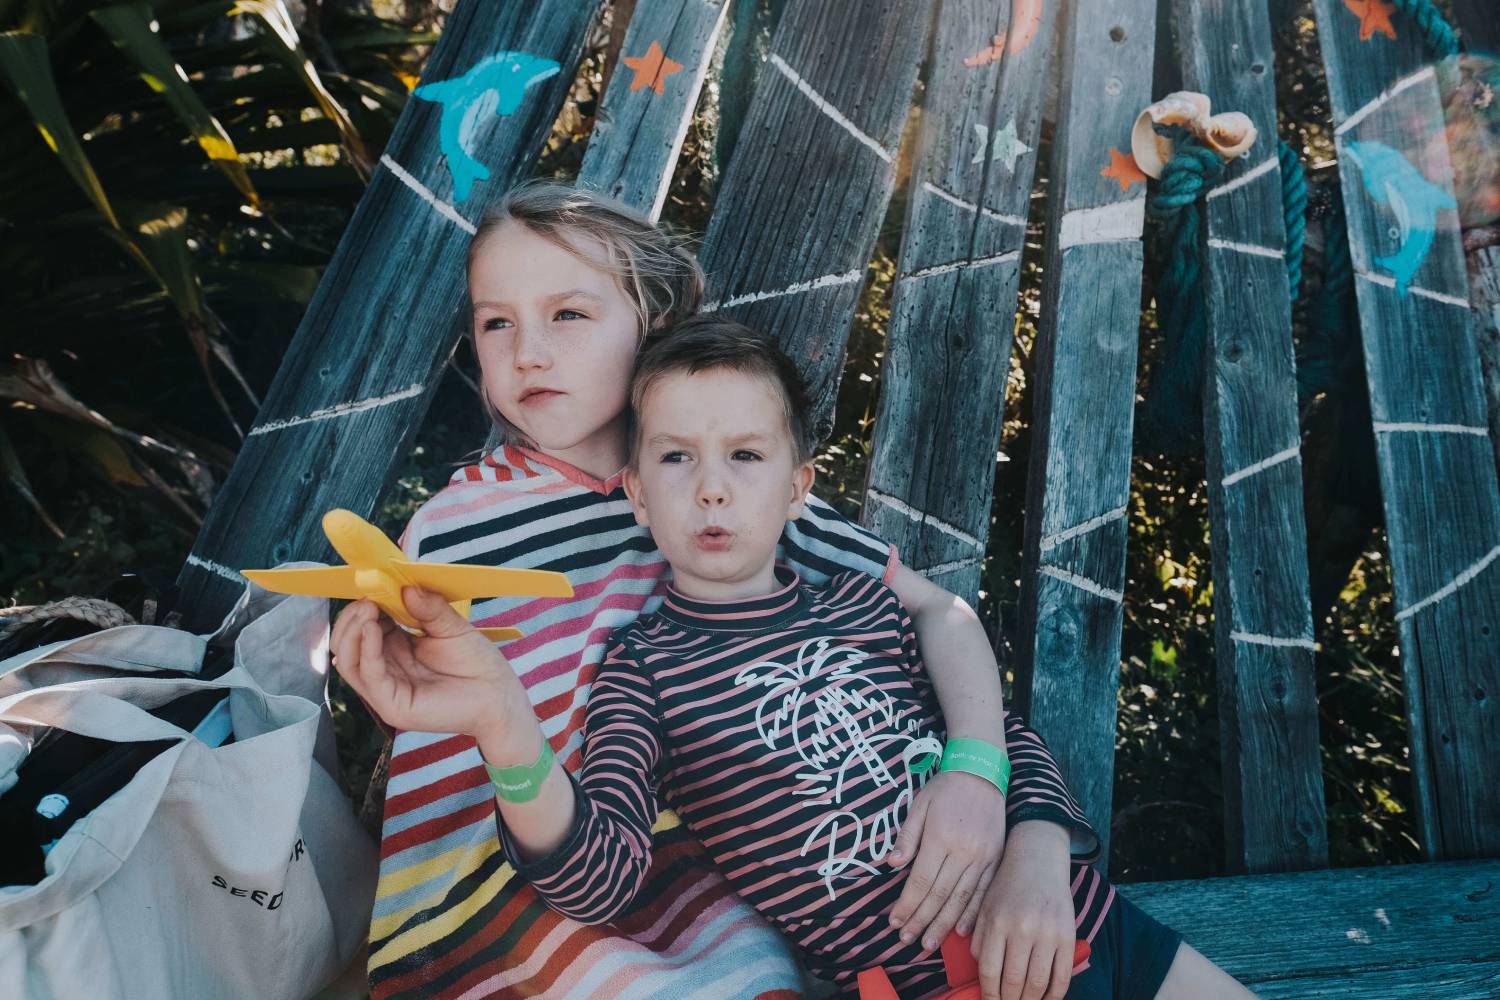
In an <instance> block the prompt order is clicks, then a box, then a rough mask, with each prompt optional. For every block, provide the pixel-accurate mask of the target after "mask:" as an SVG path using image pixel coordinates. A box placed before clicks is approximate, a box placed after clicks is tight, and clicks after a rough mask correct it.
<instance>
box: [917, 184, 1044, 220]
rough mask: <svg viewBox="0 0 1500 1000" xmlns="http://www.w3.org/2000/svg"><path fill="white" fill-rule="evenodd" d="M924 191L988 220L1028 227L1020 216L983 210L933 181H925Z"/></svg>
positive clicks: (990, 209) (987, 209) (991, 209)
mask: <svg viewBox="0 0 1500 1000" xmlns="http://www.w3.org/2000/svg"><path fill="white" fill-rule="evenodd" d="M922 190H923V191H926V192H927V193H928V194H931V195H936V196H937V197H939V198H941V199H943V200H944V201H946V202H948V204H950V205H956V206H957V207H959V208H961V209H963V210H964V211H966V212H979V213H980V214H982V215H983V216H984V217H985V218H987V219H994V220H995V221H996V222H1004V223H1008V224H1009V225H1012V226H1024V225H1026V220H1025V219H1023V218H1021V217H1020V216H1019V215H1002V214H1001V213H999V212H997V211H995V210H994V209H993V208H981V207H979V206H978V205H976V204H974V203H973V202H972V201H964V200H963V199H962V198H960V197H959V196H958V195H956V194H954V193H953V192H952V191H944V190H943V189H942V188H940V187H938V186H937V185H936V184H934V183H932V182H931V181H923V182H922Z"/></svg>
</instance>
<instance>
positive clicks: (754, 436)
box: [646, 431, 775, 446]
mask: <svg viewBox="0 0 1500 1000" xmlns="http://www.w3.org/2000/svg"><path fill="white" fill-rule="evenodd" d="M774 438H775V435H774V434H765V433H762V432H761V431H748V432H746V433H744V434H738V435H735V436H734V437H731V438H729V442H730V443H731V444H747V443H750V442H754V441H771V440H773V439H774ZM693 443H695V439H693V438H681V437H678V436H677V435H675V434H668V433H667V432H665V431H659V432H658V433H656V434H653V435H651V436H650V437H649V438H647V439H646V444H647V445H652V446H654V445H662V444H693Z"/></svg>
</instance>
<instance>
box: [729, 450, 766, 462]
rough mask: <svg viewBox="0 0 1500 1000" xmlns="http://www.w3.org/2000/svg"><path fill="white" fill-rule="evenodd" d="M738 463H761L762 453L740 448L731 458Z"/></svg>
mask: <svg viewBox="0 0 1500 1000" xmlns="http://www.w3.org/2000/svg"><path fill="white" fill-rule="evenodd" d="M731 457H732V458H733V459H734V460H735V461H736V462H759V461H760V453H759V452H754V451H751V450H750V449H748V448H740V449H737V450H736V451H735V453H734V454H733V455H732V456H731Z"/></svg>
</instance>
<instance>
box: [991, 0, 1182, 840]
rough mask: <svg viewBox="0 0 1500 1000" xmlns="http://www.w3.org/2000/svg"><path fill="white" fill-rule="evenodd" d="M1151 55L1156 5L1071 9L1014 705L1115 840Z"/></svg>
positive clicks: (1037, 358)
mask: <svg viewBox="0 0 1500 1000" xmlns="http://www.w3.org/2000/svg"><path fill="white" fill-rule="evenodd" d="M1155 43H1156V4H1155V3H1154V2H1152V0H1128V2H1127V0H1080V2H1078V3H1076V4H1074V5H1072V6H1071V7H1070V13H1069V17H1068V20H1067V22H1066V24H1065V25H1064V27H1063V31H1062V41H1061V52H1062V55H1061V58H1060V60H1059V61H1060V64H1061V72H1062V84H1061V88H1060V94H1059V103H1058V108H1057V116H1058V121H1057V127H1056V130H1055V131H1054V132H1053V148H1052V167H1051V174H1050V178H1051V180H1050V182H1049V191H1048V202H1049V212H1048V217H1047V224H1046V231H1045V235H1046V258H1045V259H1046V264H1045V269H1044V271H1043V284H1042V312H1041V316H1040V317H1039V319H1038V321H1037V341H1036V345H1035V346H1034V347H1033V348H1032V356H1033V359H1034V362H1035V365H1034V372H1033V375H1032V378H1033V382H1034V388H1033V392H1034V396H1033V399H1034V403H1033V407H1034V408H1033V411H1032V418H1031V466H1030V470H1029V474H1028V481H1027V490H1026V495H1027V500H1026V512H1027V516H1026V535H1025V549H1024V552H1023V563H1022V571H1021V611H1020V616H1019V626H1020V639H1019V641H1018V643H1017V649H1018V657H1017V660H1018V662H1017V664H1016V694H1017V698H1016V700H1017V701H1018V702H1019V703H1021V705H1022V707H1023V708H1024V709H1025V710H1026V711H1027V712H1028V713H1029V715H1030V717H1031V721H1032V723H1033V724H1034V725H1035V726H1036V727H1037V729H1038V731H1040V732H1042V733H1044V734H1045V735H1046V737H1047V741H1048V744H1049V745H1050V746H1051V748H1052V752H1053V753H1054V754H1055V755H1056V756H1057V758H1058V760H1059V761H1060V762H1061V764H1062V768H1063V773H1064V774H1066V775H1067V777H1068V783H1069V785H1071V786H1072V788H1073V791H1074V793H1075V794H1076V795H1077V796H1078V799H1079V801H1080V802H1081V803H1082V805H1083V808H1084V810H1085V812H1086V813H1087V814H1088V817H1089V820H1090V822H1091V823H1092V824H1093V826H1094V829H1095V830H1097V831H1098V832H1099V835H1100V836H1101V837H1105V838H1107V837H1108V836H1109V819H1110V799H1111V792H1112V789H1113V787H1114V748H1115V719H1116V692H1117V690H1118V687H1119V673H1120V626H1121V622H1122V616H1123V610H1122V606H1121V601H1122V599H1123V595H1124V589H1125V539H1126V508H1127V506H1128V504H1129V502H1130V442H1131V431H1132V424H1133V420H1134V410H1135V374H1136V373H1135V369H1136V341H1137V337H1138V332H1139V328H1140V302H1141V265H1142V258H1143V254H1142V247H1141V238H1140V237H1141V229H1142V225H1143V222H1144V220H1145V199H1146V184H1145V177H1144V175H1141V174H1139V173H1138V172H1135V171H1134V164H1135V161H1134V160H1133V159H1131V158H1130V126H1131V123H1132V122H1133V121H1134V120H1135V116H1136V114H1137V113H1138V112H1139V111H1140V109H1141V108H1142V107H1144V106H1145V105H1146V104H1149V103H1150V101H1151V65H1152V55H1153V52H1154V50H1155ZM1107 856H1108V855H1107V853H1106V857H1107Z"/></svg>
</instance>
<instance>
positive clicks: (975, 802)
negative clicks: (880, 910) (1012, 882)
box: [889, 771, 1005, 952]
mask: <svg viewBox="0 0 1500 1000" xmlns="http://www.w3.org/2000/svg"><path fill="white" fill-rule="evenodd" d="M1004 850H1005V796H1003V795H1001V794H1000V791H999V789H997V788H996V787H995V786H994V785H992V784H990V783H989V782H987V781H985V780H984V779H983V778H977V777H975V776H974V775H972V774H966V773H964V772H962V771H944V772H942V773H940V774H937V775H935V776H934V777H933V778H932V779H931V780H930V781H928V782H927V784H926V785H925V786H924V787H923V788H922V790H921V791H919V792H918V793H917V794H916V797H915V798H913V799H912V803H911V810H910V811H909V812H908V813H907V815H906V821H905V822H904V823H902V825H901V833H900V834H899V835H898V836H897V837H896V846H895V848H894V849H893V850H892V851H891V853H890V855H889V860H890V862H891V864H893V865H896V866H898V867H899V866H901V865H905V864H907V863H911V872H910V873H909V874H908V875H907V877H906V885H905V886H904V887H903V888H902V890H901V898H900V899H898V900H897V901H896V905H895V906H894V907H892V908H891V916H890V921H891V926H892V927H898V928H900V930H901V939H902V940H903V941H915V940H917V939H918V938H919V937H920V938H921V940H922V948H923V950H924V951H926V952H931V951H933V950H935V949H936V948H937V947H938V946H939V945H941V944H942V943H943V939H944V938H946V937H947V936H948V932H949V931H951V930H953V928H954V926H955V925H959V924H960V923H962V924H963V925H969V926H972V925H973V923H974V920H975V916H976V914H977V913H978V909H979V902H980V900H981V899H982V898H983V896H984V893H985V889H986V888H987V887H988V886H989V882H990V879H991V878H992V877H993V876H994V874H995V867H996V865H997V864H998V862H999V860H1000V855H1001V853H1002V852H1003V851H1004ZM913 858H915V861H913V860H912V859H913ZM959 929H960V931H962V930H963V929H964V928H963V926H960V927H959Z"/></svg>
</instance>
